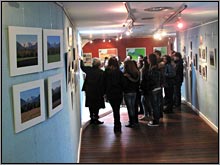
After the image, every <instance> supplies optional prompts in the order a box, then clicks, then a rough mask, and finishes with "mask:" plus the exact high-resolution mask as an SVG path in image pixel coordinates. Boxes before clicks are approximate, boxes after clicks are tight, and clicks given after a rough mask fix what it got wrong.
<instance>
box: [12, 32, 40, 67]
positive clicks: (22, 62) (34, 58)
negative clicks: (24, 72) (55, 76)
mask: <svg viewBox="0 0 220 165" xmlns="http://www.w3.org/2000/svg"><path fill="white" fill-rule="evenodd" d="M16 50H17V67H18V68H20V67H27V66H34V65H38V43H37V35H16Z"/></svg>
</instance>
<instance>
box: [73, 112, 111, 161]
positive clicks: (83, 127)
mask: <svg viewBox="0 0 220 165" xmlns="http://www.w3.org/2000/svg"><path fill="white" fill-rule="evenodd" d="M110 113H112V110H109V111H107V112H104V113H103V114H100V115H99V117H100V118H102V117H104V116H106V115H108V114H110ZM89 123H90V120H89V121H86V122H84V123H83V124H82V127H81V128H80V135H79V146H78V154H77V156H78V157H77V163H79V160H80V152H81V141H82V133H83V131H84V130H85V128H86V127H87V126H88V125H89Z"/></svg>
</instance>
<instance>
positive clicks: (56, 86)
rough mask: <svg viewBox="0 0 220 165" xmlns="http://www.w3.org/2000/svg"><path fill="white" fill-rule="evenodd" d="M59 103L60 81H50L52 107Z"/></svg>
mask: <svg viewBox="0 0 220 165" xmlns="http://www.w3.org/2000/svg"><path fill="white" fill-rule="evenodd" d="M60 104H61V81H60V80H59V81H56V82H54V83H52V108H53V109H54V108H56V107H57V106H59V105H60Z"/></svg>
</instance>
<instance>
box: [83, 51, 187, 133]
mask: <svg viewBox="0 0 220 165" xmlns="http://www.w3.org/2000/svg"><path fill="white" fill-rule="evenodd" d="M105 64H106V65H105V66H104V69H101V67H102V64H101V61H100V60H99V59H98V58H93V62H92V67H90V66H85V65H84V63H83V61H82V60H81V69H82V71H83V72H85V73H86V78H85V81H84V84H83V88H82V90H83V91H85V95H86V103H85V104H86V107H89V111H90V118H91V120H90V123H91V124H96V125H98V124H103V123H104V122H103V121H99V115H98V114H99V109H100V108H105V100H108V102H109V103H110V105H111V107H112V110H113V117H114V132H121V121H120V106H121V103H122V100H124V102H125V105H126V107H127V110H128V118H129V122H128V124H127V125H125V126H126V127H130V128H133V127H136V126H138V123H139V118H138V113H139V107H140V111H141V110H142V111H143V114H144V116H143V117H142V119H145V118H147V117H152V120H151V121H149V123H148V126H159V120H160V118H161V117H163V113H172V112H173V106H174V105H175V106H176V107H180V105H181V85H182V82H183V61H182V58H181V54H180V53H179V52H173V53H172V56H169V55H164V56H163V57H161V52H160V51H158V50H156V51H155V52H154V53H152V54H150V55H149V56H145V57H143V56H141V55H140V56H139V57H138V61H137V62H136V61H134V60H132V57H131V56H127V57H126V58H125V60H124V62H123V63H121V62H120V61H119V60H118V58H117V57H111V58H109V59H108V60H107V62H105ZM163 88H164V91H165V97H163V95H162V93H163V92H162V89H163Z"/></svg>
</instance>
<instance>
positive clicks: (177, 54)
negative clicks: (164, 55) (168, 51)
mask: <svg viewBox="0 0 220 165" xmlns="http://www.w3.org/2000/svg"><path fill="white" fill-rule="evenodd" d="M174 56H176V57H178V58H179V59H182V55H181V53H180V52H176V53H175V55H174Z"/></svg>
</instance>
